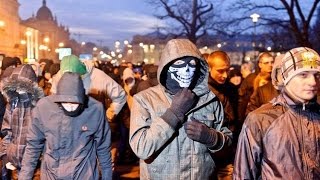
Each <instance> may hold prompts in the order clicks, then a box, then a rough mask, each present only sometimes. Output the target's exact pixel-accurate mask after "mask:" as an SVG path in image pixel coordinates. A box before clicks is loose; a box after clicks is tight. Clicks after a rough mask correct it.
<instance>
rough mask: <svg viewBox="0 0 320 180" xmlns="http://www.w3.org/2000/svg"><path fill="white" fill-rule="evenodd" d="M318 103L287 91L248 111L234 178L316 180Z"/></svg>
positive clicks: (319, 138) (318, 171) (319, 170)
mask: <svg viewBox="0 0 320 180" xmlns="http://www.w3.org/2000/svg"><path fill="white" fill-rule="evenodd" d="M319 109H320V106H319V104H317V103H316V99H314V101H312V102H309V104H308V105H303V104H296V103H294V102H293V101H292V100H291V99H290V98H289V97H288V96H287V95H286V93H282V94H280V95H279V96H278V97H277V98H276V100H275V101H273V102H272V103H268V104H266V105H263V106H262V107H261V108H258V109H257V110H255V111H253V112H251V113H249V115H248V117H247V119H246V121H245V123H244V125H243V128H242V132H241V134H240V137H239V143H238V149H237V154H236V159H235V167H234V179H239V180H240V179H260V178H261V179H292V180H297V179H301V180H302V179H319V178H320V167H319V162H320V160H319V158H320V151H319V148H320V147H319V146H320V145H319V142H320V136H319V131H320V124H319V121H320V112H319Z"/></svg>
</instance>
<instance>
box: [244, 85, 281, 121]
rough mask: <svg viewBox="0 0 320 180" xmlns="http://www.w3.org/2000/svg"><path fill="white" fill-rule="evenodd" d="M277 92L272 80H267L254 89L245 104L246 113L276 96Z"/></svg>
mask: <svg viewBox="0 0 320 180" xmlns="http://www.w3.org/2000/svg"><path fill="white" fill-rule="evenodd" d="M278 95H279V92H278V90H276V89H275V88H274V87H273V85H272V82H271V81H269V82H268V83H267V84H265V85H263V86H261V87H258V88H257V90H256V91H254V92H253V94H252V95H251V97H250V101H249V103H248V106H247V110H246V115H247V114H248V113H249V112H251V111H253V110H255V109H257V108H259V107H260V106H261V105H262V104H266V103H268V102H269V101H270V100H271V99H273V98H274V97H276V96H278Z"/></svg>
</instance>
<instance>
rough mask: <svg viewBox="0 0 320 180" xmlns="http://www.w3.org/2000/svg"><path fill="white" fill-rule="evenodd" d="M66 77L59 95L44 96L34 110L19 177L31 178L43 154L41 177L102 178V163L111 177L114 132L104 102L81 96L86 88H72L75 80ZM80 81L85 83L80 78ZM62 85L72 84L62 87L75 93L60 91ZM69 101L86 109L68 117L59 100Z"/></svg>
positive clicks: (105, 176) (83, 179)
mask: <svg viewBox="0 0 320 180" xmlns="http://www.w3.org/2000/svg"><path fill="white" fill-rule="evenodd" d="M68 74H69V73H65V75H68ZM65 75H64V76H65ZM78 77H79V75H78ZM63 78H64V77H63V76H62V79H61V81H60V82H59V84H58V87H57V88H58V91H57V94H56V95H50V96H47V97H45V98H43V99H41V100H40V101H39V102H38V104H37V106H36V107H35V108H34V110H33V121H32V123H31V124H30V126H29V134H28V136H27V147H26V151H25V155H24V157H23V162H22V169H21V172H20V174H19V180H20V179H21V180H24V179H32V175H33V171H34V169H35V168H36V165H37V160H38V159H39V157H40V155H41V153H42V154H43V158H42V161H41V179H75V180H76V179H81V180H89V179H90V180H95V179H99V171H98V162H99V164H100V167H101V168H100V170H101V173H102V179H103V180H106V179H110V180H111V179H112V167H111V154H110V144H111V142H110V138H111V132H110V128H109V125H108V123H107V121H106V119H105V110H104V108H103V105H102V104H101V103H100V102H98V101H96V100H95V99H93V98H91V97H89V98H88V99H87V100H85V99H86V98H82V96H81V94H83V95H84V89H83V88H82V90H83V93H81V92H78V91H80V90H79V89H80V88H78V86H77V85H74V84H73V85H74V88H72V87H73V86H72V87H70V82H73V83H74V82H75V81H70V82H66V81H63ZM78 80H79V81H77V82H78V83H79V82H81V83H82V81H81V80H80V77H79V79H78ZM59 86H64V87H68V86H69V87H70V88H65V89H63V90H67V91H75V92H70V93H68V94H66V93H61V92H60V91H59ZM82 87H83V86H82ZM63 92H64V91H63ZM71 95H72V96H71ZM63 98H65V101H64V100H63ZM70 100H72V101H76V102H79V103H81V102H83V105H85V109H84V110H83V112H82V113H81V114H80V115H78V116H75V117H71V116H67V115H65V113H64V111H63V110H62V108H61V106H59V103H56V102H57V101H59V102H61V101H64V102H70Z"/></svg>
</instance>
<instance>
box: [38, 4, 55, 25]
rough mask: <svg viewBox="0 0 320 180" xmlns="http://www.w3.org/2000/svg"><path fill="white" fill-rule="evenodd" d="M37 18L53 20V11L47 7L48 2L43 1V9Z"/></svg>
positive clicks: (39, 11)
mask: <svg viewBox="0 0 320 180" xmlns="http://www.w3.org/2000/svg"><path fill="white" fill-rule="evenodd" d="M36 18H37V19H38V20H50V21H52V20H53V16H52V13H51V10H50V9H49V8H48V7H47V5H46V0H43V1H42V7H41V8H40V9H39V10H38V12H37V16H36Z"/></svg>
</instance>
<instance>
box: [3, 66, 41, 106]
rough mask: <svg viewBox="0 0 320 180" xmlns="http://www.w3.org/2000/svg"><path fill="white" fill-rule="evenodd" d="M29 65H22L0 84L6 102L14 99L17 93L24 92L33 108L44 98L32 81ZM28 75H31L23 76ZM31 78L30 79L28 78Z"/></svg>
mask: <svg viewBox="0 0 320 180" xmlns="http://www.w3.org/2000/svg"><path fill="white" fill-rule="evenodd" d="M30 67H31V66H30V65H23V66H21V67H17V68H15V69H14V70H13V72H12V74H11V76H10V77H7V78H5V79H3V80H2V82H1V84H0V88H1V92H2V94H3V95H4V97H5V98H6V99H7V101H10V100H11V99H13V98H15V97H16V96H17V94H18V93H19V92H25V93H27V94H29V95H30V97H31V103H32V105H33V106H34V105H35V104H36V103H37V101H38V100H39V99H40V98H42V97H44V93H43V90H42V88H41V87H39V86H38V83H37V82H36V81H34V79H33V74H35V73H34V71H33V70H32V67H31V70H32V71H33V72H30V69H29V68H30ZM24 73H30V74H31V75H28V74H24ZM29 77H32V78H29Z"/></svg>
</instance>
